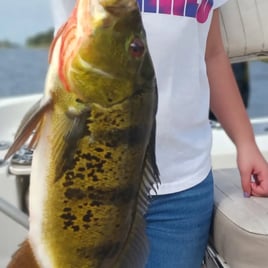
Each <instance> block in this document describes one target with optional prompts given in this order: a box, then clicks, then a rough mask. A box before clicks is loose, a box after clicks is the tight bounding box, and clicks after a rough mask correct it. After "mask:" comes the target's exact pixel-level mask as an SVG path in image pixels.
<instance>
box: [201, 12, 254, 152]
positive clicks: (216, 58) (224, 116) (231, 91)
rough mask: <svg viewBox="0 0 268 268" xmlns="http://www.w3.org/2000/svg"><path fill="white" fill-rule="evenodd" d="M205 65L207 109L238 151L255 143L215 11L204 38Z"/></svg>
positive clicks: (217, 14) (217, 13)
mask: <svg viewBox="0 0 268 268" xmlns="http://www.w3.org/2000/svg"><path fill="white" fill-rule="evenodd" d="M206 66H207V75H208V80H209V84H210V97H211V98H210V100H211V101H210V106H211V110H212V111H213V113H214V114H215V115H216V117H217V119H218V120H219V122H220V123H221V124H222V126H223V128H224V130H225V131H226V133H227V134H228V135H229V137H230V138H231V140H232V141H233V142H234V144H235V145H236V146H237V148H238V149H239V148H241V147H244V146H245V145H246V144H252V143H255V138H254V133H253V130H252V126H251V124H250V121H249V118H248V115H247V112H246V109H245V108H244V104H243V101H242V98H241V96H240V92H239V89H238V86H237V83H236V80H235V77H234V75H233V71H232V68H231V65H230V62H229V59H228V57H227V55H226V53H225V50H224V47H223V42H222V38H221V34H220V25H219V12H218V10H216V11H215V12H214V14H213V18H212V24H211V27H210V31H209V35H208V40H207V49H206ZM242 145H243V146H242Z"/></svg>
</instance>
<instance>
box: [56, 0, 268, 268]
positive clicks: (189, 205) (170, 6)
mask: <svg viewBox="0 0 268 268" xmlns="http://www.w3.org/2000/svg"><path fill="white" fill-rule="evenodd" d="M227 1H228V0H214V1H208V0H199V1H196V0H191V1H190V0H188V1H179V0H178V1H175V0H174V1H147V0H138V1H137V2H138V4H139V7H140V11H141V14H142V18H143V23H144V26H145V31H146V34H147V40H148V43H149V51H150V53H151V56H152V59H153V63H154V67H155V71H156V78H157V85H158V111H157V127H156V129H157V134H156V159H157V164H158V167H159V171H160V180H161V184H160V185H159V188H158V190H157V195H154V192H152V193H151V194H152V198H151V204H150V206H149V209H148V211H147V214H146V224H147V230H146V232H147V236H148V238H149V244H150V254H149V258H148V262H147V265H146V267H147V268H155V267H159V268H174V267H181V268H199V267H200V266H201V263H202V259H203V257H204V252H205V248H206V244H207V240H208V233H209V228H210V222H211V217H212V209H213V175H212V172H211V161H210V149H211V129H210V125H209V120H208V111H209V107H211V109H212V111H213V112H214V114H215V115H216V116H217V118H218V120H219V121H220V123H221V124H222V126H223V128H224V129H225V131H226V132H227V134H228V135H229V137H230V138H231V140H232V141H233V142H234V144H235V145H236V148H237V163H238V168H239V171H240V175H241V184H242V191H243V195H244V197H250V196H268V164H267V162H266V161H265V159H264V158H263V156H262V154H261V153H260V151H259V149H258V147H257V145H256V142H255V139H254V134H253V130H252V127H251V124H250V121H249V118H248V116H247V113H246V110H245V108H244V105H243V102H242V99H241V97H240V94H239V90H238V87H237V84H236V81H235V78H234V76H233V73H232V70H231V67H230V63H229V60H228V58H227V56H226V53H225V50H224V47H223V42H222V39H221V34H220V25H219V10H218V8H219V7H220V6H222V5H223V4H224V3H226V2H227ZM52 2H53V4H54V7H53V12H54V19H55V21H54V22H55V28H56V29H57V28H59V27H60V25H61V24H62V23H63V22H64V21H65V20H66V19H67V18H68V15H69V13H70V12H71V9H72V7H73V5H74V3H75V1H74V0H73V1H66V0H61V1H60V0H55V1H52ZM72 4H73V5H72ZM252 177H253V178H254V180H253V181H252V179H251V178H252Z"/></svg>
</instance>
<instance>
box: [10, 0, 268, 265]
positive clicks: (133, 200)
mask: <svg viewBox="0 0 268 268" xmlns="http://www.w3.org/2000/svg"><path fill="white" fill-rule="evenodd" d="M227 1H228V0H214V1H213V0H187V1H185V0H174V1H168V0H160V1H147V0H138V1H137V2H138V5H137V3H136V0H109V1H108V0H94V1H93V0H77V1H74V0H52V4H53V12H54V18H55V29H56V32H57V34H56V37H55V39H54V40H53V42H52V45H51V50H50V68H49V71H48V76H47V80H46V87H45V96H44V98H43V99H42V100H41V101H40V102H39V103H37V105H35V106H34V107H33V108H32V109H31V110H30V112H29V113H28V114H26V116H25V118H24V119H23V120H22V125H21V126H20V128H19V130H18V132H17V134H16V139H15V142H14V145H13V146H12V147H11V149H10V151H9V152H8V154H7V156H6V159H7V158H8V157H9V156H10V155H12V153H14V151H15V150H16V149H17V148H18V147H20V146H21V144H23V142H25V140H26V139H27V138H28V137H29V136H30V134H31V133H32V130H36V131H35V132H34V133H35V134H34V138H33V139H32V142H31V144H33V145H35V151H34V155H33V164H32V174H31V186H30V231H29V236H28V239H27V240H26V241H25V243H23V244H22V246H21V248H20V249H19V250H18V252H17V253H16V254H15V255H14V257H13V259H12V262H11V264H10V265H9V266H8V268H18V267H20V268H23V267H25V268H26V267H32V268H40V267H41V268H43V267H44V268H58V267H65V268H74V267H79V268H80V267H81V268H82V267H85V268H97V267H107V268H116V267H120V268H141V267H146V268H155V267H158V268H175V267H176V268H177V267H180V268H200V267H201V264H202V260H203V257H204V253H205V248H206V245H207V241H208V235H209V228H210V223H211V219H212V210H213V174H212V167H211V159H210V150H211V136H212V135H211V127H210V123H209V119H208V112H209V107H211V110H212V111H213V113H214V114H215V115H216V117H217V118H218V120H219V122H220V123H221V124H222V126H223V128H224V129H225V131H226V132H227V134H228V135H229V137H230V138H231V139H232V141H233V142H234V144H235V145H236V148H237V163H238V168H239V171H240V174H241V184H242V189H243V194H244V196H245V197H250V196H268V164H267V162H266V161H265V159H264V158H263V156H262V154H261V152H260V151H259V149H258V147H257V145H256V142H255V139H254V133H253V130H252V127H251V124H250V121H249V118H248V116H247V113H246V110H245V108H244V105H243V102H242V99H241V97H240V94H239V90H238V87H237V84H236V82H235V78H234V76H233V73H232V70H231V66H230V63H229V60H228V57H227V55H226V53H225V50H224V47H223V42H222V39H221V34H220V25H219V7H220V6H222V5H223V4H224V3H226V2H227ZM139 10H140V11H139ZM140 12H141V14H142V21H143V25H144V28H145V31H146V37H147V38H146V37H145V32H144V29H143V27H142V22H141V16H140ZM65 22H66V23H65ZM64 23H65V24H64ZM62 25H63V26H62ZM58 29H59V30H58ZM146 40H147V41H146ZM147 42H148V49H147ZM149 52H150V54H151V57H152V61H151V58H150V55H149ZM152 63H153V65H154V68H153V65H152ZM153 69H155V72H154V70H153ZM155 76H156V80H157V88H158V109H157V115H156V139H155V137H154V134H155V113H156V106H157V105H156V102H157V97H156V84H155V79H154V78H155ZM154 147H155V150H156V151H155V152H154ZM154 153H156V157H155V155H154ZM48 159H49V160H50V159H51V160H50V161H48ZM157 165H158V168H157ZM158 169H159V172H160V175H159V174H158ZM159 176H160V181H161V184H159ZM252 178H253V180H252ZM44 189H45V191H44ZM148 198H149V202H148ZM147 206H148V209H147ZM144 220H145V222H144ZM145 228H146V229H145ZM145 233H146V236H147V238H148V242H149V251H147V249H148V247H147V243H146V241H147V239H146V236H145ZM25 263H28V264H27V265H28V266H27V265H25Z"/></svg>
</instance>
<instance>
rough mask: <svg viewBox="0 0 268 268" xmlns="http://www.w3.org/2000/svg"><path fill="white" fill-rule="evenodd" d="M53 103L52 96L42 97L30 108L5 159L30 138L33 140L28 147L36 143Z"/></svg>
mask: <svg viewBox="0 0 268 268" xmlns="http://www.w3.org/2000/svg"><path fill="white" fill-rule="evenodd" d="M52 105H53V101H52V98H49V99H47V100H44V99H40V100H39V101H38V102H37V103H35V104H34V105H33V106H32V107H31V108H30V110H29V111H28V112H27V113H26V114H25V115H24V117H23V119H22V121H21V123H20V126H19V128H18V130H17V132H16V135H15V140H14V142H13V144H12V145H11V146H10V148H9V150H8V151H7V153H6V155H5V157H4V160H7V159H8V158H9V157H11V156H12V155H13V154H14V153H15V152H16V151H18V150H19V149H20V148H21V147H22V146H23V145H24V144H25V143H26V141H27V140H28V139H29V138H31V140H30V142H29V145H28V147H33V146H35V145H36V143H37V142H38V138H39V132H40V128H41V123H42V119H43V117H44V114H45V113H46V112H47V111H48V110H50V109H52Z"/></svg>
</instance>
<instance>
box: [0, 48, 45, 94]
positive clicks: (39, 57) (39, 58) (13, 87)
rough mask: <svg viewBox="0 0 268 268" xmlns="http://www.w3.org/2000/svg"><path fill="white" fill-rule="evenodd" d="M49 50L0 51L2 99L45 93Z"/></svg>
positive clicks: (0, 89) (19, 49)
mask: <svg viewBox="0 0 268 268" xmlns="http://www.w3.org/2000/svg"><path fill="white" fill-rule="evenodd" d="M47 59H48V49H28V48H18V49H17V48H16V49H4V48H3V49H0V81H1V82H0V98H1V97H7V96H16V95H26V94H32V93H40V92H43V89H44V81H45V76H46V71H47V66H48V60H47Z"/></svg>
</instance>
